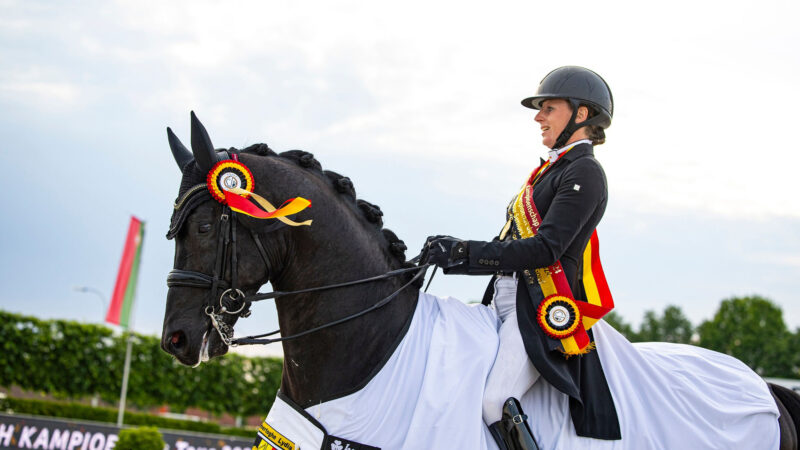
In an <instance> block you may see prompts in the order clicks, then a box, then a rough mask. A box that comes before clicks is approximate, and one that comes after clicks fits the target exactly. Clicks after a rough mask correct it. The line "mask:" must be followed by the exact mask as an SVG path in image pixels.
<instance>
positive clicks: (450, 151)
mask: <svg viewBox="0 0 800 450" xmlns="http://www.w3.org/2000/svg"><path fill="white" fill-rule="evenodd" d="M799 15H800V6H799V4H798V3H797V2H792V1H788V0H764V1H759V2H754V1H746V2H744V1H724V2H722V1H708V2H697V1H691V2H690V1H686V0H677V1H671V2H662V3H659V4H654V3H652V2H639V1H609V2H589V1H583V0H574V1H570V2H555V1H549V2H541V1H524V2H521V1H520V2H515V1H497V2H492V3H491V4H489V3H488V2H465V1H459V2H455V1H439V0H427V1H416V0H410V1H404V2H383V1H373V2H363V1H313V0H312V1H306V2H290V1H271V0H270V1H263V0H262V1H236V2H219V1H198V0H194V1H191V2H189V1H173V2H159V1H142V0H137V1H81V2H49V1H36V0H25V1H15V0H0V167H2V168H3V169H4V170H3V172H4V176H2V177H0V190H2V192H4V194H5V195H2V196H1V197H0V215H2V216H0V217H1V218H2V220H0V286H3V289H2V290H0V309H3V310H6V311H11V312H16V313H21V314H26V315H33V316H37V317H40V318H45V319H55V318H57V319H69V320H77V321H81V322H86V323H102V322H103V318H104V317H105V309H106V308H107V305H108V297H109V296H110V294H111V291H112V290H113V285H114V281H115V278H116V272H117V267H118V263H119V259H120V257H121V254H122V246H123V241H124V238H125V233H126V230H127V225H128V221H129V218H130V216H131V215H136V216H137V217H139V218H140V219H142V220H144V221H145V222H146V234H145V240H144V247H143V253H142V261H141V273H140V279H139V286H138V295H137V300H136V304H135V307H134V329H135V330H136V331H138V332H141V333H145V334H152V335H160V332H161V323H162V320H163V314H164V305H165V299H166V293H167V286H166V276H167V273H168V272H169V270H170V269H171V267H172V257H173V251H174V244H173V243H172V242H170V241H167V240H166V239H165V237H164V235H165V233H166V231H167V228H168V220H169V217H170V213H171V209H172V204H173V201H174V200H175V197H176V195H177V190H178V184H179V180H180V174H179V171H178V169H177V166H176V165H175V163H174V160H173V158H172V156H171V154H170V152H169V147H168V145H167V140H166V133H165V129H166V127H167V126H170V127H172V129H173V130H174V131H175V132H176V134H177V135H178V136H179V137H180V138H181V139H182V140H183V141H184V142H186V143H187V144H188V141H189V111H191V110H193V111H195V112H196V113H197V115H198V116H199V118H200V119H201V120H202V121H203V123H204V124H205V126H206V128H207V129H208V130H209V133H210V135H211V139H212V141H213V142H214V143H215V145H216V146H217V147H225V148H227V147H231V146H233V147H239V148H243V147H245V146H248V145H250V144H254V143H259V142H265V143H268V144H269V145H270V146H271V147H272V148H273V149H275V150H276V151H285V150H290V149H302V150H306V151H310V152H312V153H314V154H315V156H316V157H317V159H318V160H319V161H320V162H321V163H322V165H323V167H324V168H325V169H330V170H334V171H336V172H338V173H341V174H344V175H346V176H349V177H350V178H351V179H352V180H353V182H354V185H355V188H356V191H357V193H358V196H359V197H360V198H364V199H365V200H367V201H370V202H372V203H375V204H378V205H379V206H380V207H381V208H382V210H383V212H384V217H383V218H384V223H385V226H386V227H387V228H390V229H392V230H393V231H395V232H396V233H397V235H398V236H399V237H400V238H401V239H403V240H405V242H406V244H407V245H408V247H409V251H408V253H407V254H408V256H409V257H411V256H413V255H414V254H416V253H417V251H418V249H419V248H420V247H421V246H422V243H423V242H424V240H425V237H426V236H428V235H436V234H450V235H453V236H456V237H459V238H463V239H476V240H490V239H491V238H492V237H493V236H494V235H496V234H497V232H498V231H499V229H500V228H501V226H502V225H503V222H504V209H505V206H506V204H507V203H508V201H509V200H510V198H511V196H512V195H513V194H514V193H515V192H516V190H517V188H518V187H519V186H520V185H521V183H522V182H523V181H524V180H525V178H526V176H527V175H528V173H529V172H530V171H531V170H532V169H533V168H535V167H536V165H538V160H539V157H540V156H542V155H544V153H545V152H546V148H544V147H543V146H542V144H541V137H540V131H539V127H538V125H537V124H536V123H535V122H534V120H533V116H534V112H532V111H531V110H529V109H526V108H524V107H522V106H521V105H520V100H522V99H523V98H525V97H528V96H531V95H532V94H533V93H534V92H535V90H536V87H537V85H538V83H539V81H540V80H541V78H542V77H543V76H544V75H545V74H547V73H548V72H549V71H550V70H552V69H554V68H556V67H559V66H563V65H580V66H585V67H588V68H591V69H592V70H594V71H596V72H598V73H599V74H601V75H602V76H603V77H604V78H605V80H606V81H607V82H608V83H609V85H610V86H611V89H612V92H613V95H614V100H615V115H614V119H613V123H612V125H611V127H610V128H609V129H608V130H607V142H606V144H604V145H602V146H599V147H597V148H596V156H597V158H598V159H599V161H600V162H601V163H602V164H603V167H604V169H605V171H606V174H607V177H608V182H609V197H610V199H609V203H608V207H607V209H606V213H605V217H604V218H603V221H602V222H601V224H600V226H599V228H598V233H599V236H600V242H601V255H602V259H603V264H604V267H605V271H606V276H607V279H608V281H609V284H610V286H611V290H612V293H613V295H614V299H615V302H616V307H617V309H616V311H618V312H619V314H621V315H622V317H623V318H624V319H625V320H627V321H629V322H632V323H634V324H638V323H639V322H640V321H641V318H642V316H643V315H644V313H645V311H647V310H655V311H657V312H661V311H663V309H664V308H665V307H666V306H667V305H677V306H679V307H681V309H682V310H683V311H684V313H685V314H686V315H687V317H688V318H689V319H690V320H691V321H692V323H694V324H695V325H697V324H699V323H700V322H702V321H703V320H708V319H710V318H711V317H712V316H713V314H714V312H715V311H716V309H717V308H718V306H719V303H720V301H721V300H723V299H725V298H730V297H733V296H744V295H762V296H765V297H767V298H769V299H771V300H772V301H774V302H775V303H776V304H778V305H779V306H780V307H781V308H782V309H783V312H784V320H785V321H786V323H787V324H788V325H789V327H790V328H791V329H794V328H797V327H800V301H798V300H799V298H798V297H800V296H799V295H798V292H800V235H799V234H798V232H797V230H798V229H800V197H798V195H797V193H798V188H797V178H798V175H797V168H798V166H799V165H800V164H798V163H800V156H798V153H797V147H798V144H797V141H796V139H794V138H792V137H791V136H792V133H793V131H792V130H794V129H795V127H796V126H797V124H796V116H797V114H796V109H797V105H800V89H798V88H797V80H798V79H800V53H799V52H798V51H797V48H798V44H800V31H798V27H797V26H796V23H795V18H796V17H798V16H799ZM487 281H488V278H486V277H468V276H450V277H446V276H442V275H441V274H438V275H437V276H436V278H435V280H434V281H433V284H432V285H431V288H430V291H429V292H431V293H434V294H436V295H440V296H453V297H456V298H459V299H461V300H463V301H475V300H478V299H480V298H481V297H482V294H483V290H484V287H485V285H486V283H487ZM82 286H84V287H88V288H90V291H91V292H80V291H79V290H76V288H78V287H82ZM264 289H269V287H268V286H266V287H265V288H264ZM276 327H277V320H276V317H275V310H274V305H273V304H268V303H265V304H259V305H257V306H256V307H255V308H254V314H253V316H251V318H249V319H247V320H246V321H244V322H242V321H240V324H239V325H237V334H238V333H241V334H254V333H257V332H260V331H264V330H270V331H271V330H272V329H275V328H276ZM249 351H250V352H254V353H258V352H279V349H275V348H273V349H251V350H249Z"/></svg>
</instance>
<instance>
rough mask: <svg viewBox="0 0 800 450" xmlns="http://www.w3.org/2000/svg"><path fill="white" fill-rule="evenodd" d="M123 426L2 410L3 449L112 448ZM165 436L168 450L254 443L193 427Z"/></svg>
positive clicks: (229, 449)
mask: <svg viewBox="0 0 800 450" xmlns="http://www.w3.org/2000/svg"><path fill="white" fill-rule="evenodd" d="M119 430H120V429H119V428H118V427H115V426H113V425H108V424H104V423H100V422H88V421H78V420H71V419H57V418H50V417H38V416H26V415H14V414H0V450H5V449H12V448H13V449H16V448H38V449H52V450H55V449H59V450H111V449H113V448H114V446H115V445H116V443H117V439H118V435H119ZM255 435H256V433H255V432H253V436H254V437H255ZM161 436H162V437H163V438H164V442H165V443H166V444H167V445H166V446H165V447H164V450H250V449H251V448H252V445H253V439H248V438H244V437H237V436H224V435H215V434H205V433H194V432H191V431H186V432H181V431H178V430H170V431H161Z"/></svg>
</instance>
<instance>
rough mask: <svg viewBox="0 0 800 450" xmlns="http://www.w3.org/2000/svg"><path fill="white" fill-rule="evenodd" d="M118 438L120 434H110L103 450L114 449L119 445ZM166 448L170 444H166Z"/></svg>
mask: <svg viewBox="0 0 800 450" xmlns="http://www.w3.org/2000/svg"><path fill="white" fill-rule="evenodd" d="M117 439H119V436H117V435H116V434H109V435H108V439H106V448H105V449H103V450H112V449H113V448H114V446H115V445H117ZM164 448H169V446H165V447H164Z"/></svg>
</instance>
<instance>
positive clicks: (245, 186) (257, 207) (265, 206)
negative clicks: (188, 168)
mask: <svg viewBox="0 0 800 450" xmlns="http://www.w3.org/2000/svg"><path fill="white" fill-rule="evenodd" d="M206 185H207V186H208V190H209V192H211V195H212V196H213V197H214V198H215V199H216V200H217V201H218V202H220V203H222V204H225V205H228V206H230V208H231V210H233V211H235V212H238V213H241V214H245V215H248V216H250V217H255V218H256V219H277V220H280V221H281V222H283V223H285V224H286V225H289V226H293V227H297V226H301V225H311V220H306V221H304V222H295V221H293V220H290V219H287V218H286V216H290V215H292V214H297V213H299V212H300V211H302V210H304V209H306V208H308V207H310V206H311V202H310V201H309V200H306V199H304V198H303V197H295V198H290V199H289V200H287V201H285V202H284V203H283V204H282V205H281V206H280V207H278V208H276V207H274V206H272V203H270V202H268V201H267V200H266V199H265V198H264V197H261V196H260V195H258V194H256V193H254V192H253V187H254V185H255V183H254V182H253V174H252V172H250V169H248V168H247V166H245V165H244V164H242V163H241V162H239V161H238V160H233V159H226V160H224V161H220V162H218V163H217V164H215V165H214V167H212V168H211V170H210V171H209V172H208V175H207V176H206ZM254 201H255V203H253V202H254Z"/></svg>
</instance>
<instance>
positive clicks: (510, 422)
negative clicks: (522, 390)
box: [489, 397, 539, 450]
mask: <svg viewBox="0 0 800 450" xmlns="http://www.w3.org/2000/svg"><path fill="white" fill-rule="evenodd" d="M527 419H528V416H526V415H525V414H524V413H523V412H522V407H521V406H520V404H519V401H518V400H517V399H515V398H514V397H509V398H508V400H506V402H505V403H504V404H503V418H502V419H500V420H499V421H498V422H495V423H493V424H491V425H489V431H490V432H491V434H492V437H493V438H494V440H495V441H496V442H497V446H498V447H499V448H500V450H539V446H538V445H536V440H535V439H534V438H533V433H531V429H530V427H529V426H528V422H527Z"/></svg>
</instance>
